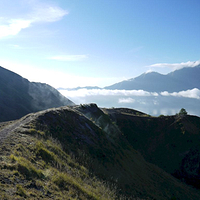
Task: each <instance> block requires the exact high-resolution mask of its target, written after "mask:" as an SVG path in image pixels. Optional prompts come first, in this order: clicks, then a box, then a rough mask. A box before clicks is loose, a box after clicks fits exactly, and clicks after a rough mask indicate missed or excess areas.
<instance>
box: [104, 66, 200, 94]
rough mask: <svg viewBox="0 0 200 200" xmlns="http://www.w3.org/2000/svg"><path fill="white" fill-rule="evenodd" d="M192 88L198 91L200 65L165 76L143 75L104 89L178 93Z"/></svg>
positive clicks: (199, 85) (199, 86)
mask: <svg viewBox="0 0 200 200" xmlns="http://www.w3.org/2000/svg"><path fill="white" fill-rule="evenodd" d="M193 88H198V89H200V65H198V66H196V67H186V68H182V69H179V70H176V71H174V72H171V73H169V74H167V75H163V74H159V73H157V72H150V73H144V74H142V75H140V76H138V77H136V78H132V79H129V80H126V81H122V82H119V83H116V84H113V85H111V86H107V87H105V89H112V90H114V89H118V90H144V91H148V92H163V91H168V92H179V91H182V90H189V89H193Z"/></svg>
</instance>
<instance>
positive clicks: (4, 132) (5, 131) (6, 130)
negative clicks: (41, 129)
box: [0, 114, 35, 144]
mask: <svg viewBox="0 0 200 200" xmlns="http://www.w3.org/2000/svg"><path fill="white" fill-rule="evenodd" d="M34 116H35V115H34V114H29V115H26V116H25V117H22V118H21V119H19V120H16V121H13V122H10V123H8V124H10V125H5V127H2V128H1V130H0V144H2V143H3V141H4V140H5V139H6V138H7V137H8V136H9V135H11V134H12V133H13V132H14V131H15V130H16V129H17V128H19V127H21V126H24V125H25V124H27V123H29V122H30V121H31V120H32V119H33V117H34Z"/></svg>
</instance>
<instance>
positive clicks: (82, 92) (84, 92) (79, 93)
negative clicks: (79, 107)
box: [59, 89, 158, 97]
mask: <svg viewBox="0 0 200 200" xmlns="http://www.w3.org/2000/svg"><path fill="white" fill-rule="evenodd" d="M59 91H60V92H61V93H62V94H63V95H65V96H68V97H86V96H99V95H100V96H129V97H130V96H140V97H143V96H158V93H156V92H147V91H144V90H107V89H79V90H71V91H70V90H59Z"/></svg>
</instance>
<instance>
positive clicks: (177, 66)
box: [148, 61, 200, 70]
mask: <svg viewBox="0 0 200 200" xmlns="http://www.w3.org/2000/svg"><path fill="white" fill-rule="evenodd" d="M197 65H200V61H194V62H192V61H188V62H182V63H173V64H170V63H157V64H153V65H150V66H148V67H155V68H165V67H168V68H172V69H173V70H177V69H181V68H184V67H196V66H197Z"/></svg>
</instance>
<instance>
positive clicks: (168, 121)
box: [105, 108, 200, 188]
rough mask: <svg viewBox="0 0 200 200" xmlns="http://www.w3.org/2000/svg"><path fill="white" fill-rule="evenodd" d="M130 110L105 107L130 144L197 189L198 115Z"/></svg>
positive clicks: (199, 176)
mask: <svg viewBox="0 0 200 200" xmlns="http://www.w3.org/2000/svg"><path fill="white" fill-rule="evenodd" d="M129 110H130V109H125V108H122V109H106V111H105V112H107V113H108V114H109V116H110V118H111V119H113V120H114V121H115V122H116V124H117V126H118V127H119V129H120V130H121V131H122V132H123V134H124V136H125V137H126V138H127V140H128V141H129V143H130V144H131V145H132V147H133V148H134V149H136V150H138V151H139V152H140V153H141V154H142V155H143V156H144V158H145V159H146V160H147V161H148V162H151V163H153V164H155V165H157V166H159V167H161V168H162V169H164V170H165V171H166V172H168V173H170V174H173V175H174V176H175V177H178V178H179V179H181V180H183V181H185V182H186V183H188V184H192V185H193V186H195V187H197V188H200V168H199V164H200V157H199V155H200V147H199V142H200V118H199V117H196V116H190V115H184V116H182V115H175V116H161V117H150V116H145V115H140V116H138V115H135V114H130V111H129Z"/></svg>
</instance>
